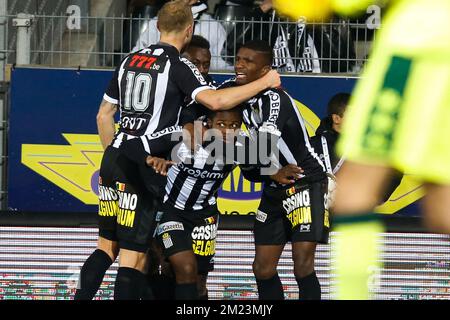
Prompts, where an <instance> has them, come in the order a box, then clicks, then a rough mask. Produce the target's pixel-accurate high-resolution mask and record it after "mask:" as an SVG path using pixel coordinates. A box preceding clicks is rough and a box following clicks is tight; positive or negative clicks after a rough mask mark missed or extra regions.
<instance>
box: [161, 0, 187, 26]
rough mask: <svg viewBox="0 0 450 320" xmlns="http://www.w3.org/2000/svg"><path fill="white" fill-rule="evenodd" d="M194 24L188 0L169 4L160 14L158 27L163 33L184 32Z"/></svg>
mask: <svg viewBox="0 0 450 320" xmlns="http://www.w3.org/2000/svg"><path fill="white" fill-rule="evenodd" d="M193 22H194V19H193V17H192V12H191V7H190V6H189V5H187V3H186V0H175V1H170V2H167V3H166V4H164V5H163V6H162V8H161V9H160V10H159V12H158V27H159V30H160V31H161V32H167V33H170V32H178V31H183V30H184V29H185V28H186V27H188V26H189V25H190V24H193Z"/></svg>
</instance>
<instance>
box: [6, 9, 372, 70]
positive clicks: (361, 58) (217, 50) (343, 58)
mask: <svg viewBox="0 0 450 320" xmlns="http://www.w3.org/2000/svg"><path fill="white" fill-rule="evenodd" d="M6 19H7V20H8V21H12V22H13V23H9V22H8V23H7V24H6V31H5V32H6V34H5V36H6V38H7V39H8V40H9V41H8V42H7V43H8V44H9V45H8V47H7V48H6V49H4V50H3V53H5V54H6V56H7V62H8V63H18V64H19V63H22V64H23V63H25V64H28V63H31V64H42V65H52V66H86V67H114V66H116V65H117V64H118V63H119V61H120V60H121V59H122V58H123V57H124V56H125V55H126V54H128V53H129V52H130V51H131V50H132V49H133V48H135V47H136V45H137V44H139V43H138V40H139V38H140V39H141V40H155V39H156V40H157V39H158V37H159V36H158V33H157V31H156V27H155V26H156V23H155V21H154V20H153V21H152V20H151V19H148V18H132V17H124V16H121V17H72V16H67V15H34V16H31V17H30V16H29V17H22V18H21V17H18V16H17V15H14V16H13V15H9V16H6ZM196 29H197V31H196V33H200V34H201V35H203V36H205V38H207V39H208V40H209V41H210V43H211V52H212V71H219V70H232V68H233V67H232V66H233V63H234V56H235V54H236V49H237V48H238V45H239V44H240V43H243V42H246V41H249V40H252V39H262V40H266V41H268V42H270V43H271V45H272V46H274V53H275V60H274V63H275V66H276V67H277V68H279V70H280V71H281V72H299V73H303V72H320V73H350V74H355V73H358V72H359V70H360V67H361V66H362V65H363V64H364V62H365V61H366V60H367V55H368V52H369V50H370V47H371V43H372V40H373V30H371V29H369V28H368V27H367V26H366V24H365V23H354V22H352V23H350V22H348V21H337V22H336V21H334V22H327V23H314V24H312V23H303V22H297V23H294V22H286V21H282V20H279V19H271V20H269V21H267V20H255V19H235V20H223V21H219V20H205V19H203V20H201V21H200V23H197V24H196ZM21 34H22V36H21ZM27 34H28V36H25V37H24V36H23V35H27ZM15 39H17V40H20V41H12V40H15ZM23 41H27V42H29V43H21V42H23ZM143 43H144V44H145V43H146V41H143ZM28 48H29V49H28ZM21 50H28V51H29V52H25V53H23V52H21ZM24 56H25V57H29V61H26V60H25V62H24V61H21V60H20V59H21V57H24ZM17 59H19V60H17Z"/></svg>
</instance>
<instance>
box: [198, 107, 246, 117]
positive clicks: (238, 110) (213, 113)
mask: <svg viewBox="0 0 450 320" xmlns="http://www.w3.org/2000/svg"><path fill="white" fill-rule="evenodd" d="M243 110H244V109H243V107H242V105H238V106H236V107H234V108H232V109H228V110H220V111H213V110H210V109H208V113H207V114H206V117H207V118H208V119H209V120H211V121H213V120H214V118H215V117H216V115H217V114H219V113H220V112H233V113H238V114H239V115H240V116H241V118H242V111H243Z"/></svg>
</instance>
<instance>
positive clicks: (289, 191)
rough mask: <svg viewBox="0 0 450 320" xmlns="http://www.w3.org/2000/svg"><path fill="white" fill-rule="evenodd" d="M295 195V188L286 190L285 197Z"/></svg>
mask: <svg viewBox="0 0 450 320" xmlns="http://www.w3.org/2000/svg"><path fill="white" fill-rule="evenodd" d="M294 193H295V187H290V188H289V189H287V190H286V195H287V196H288V197H289V196H292V195H293V194H294Z"/></svg>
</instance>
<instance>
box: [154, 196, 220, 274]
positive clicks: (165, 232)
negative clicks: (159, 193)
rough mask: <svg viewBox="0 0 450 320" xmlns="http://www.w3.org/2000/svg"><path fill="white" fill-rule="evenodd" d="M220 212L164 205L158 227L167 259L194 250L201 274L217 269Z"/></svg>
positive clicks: (210, 209) (159, 238)
mask: <svg viewBox="0 0 450 320" xmlns="http://www.w3.org/2000/svg"><path fill="white" fill-rule="evenodd" d="M218 225H219V210H218V209H217V206H215V205H214V206H210V207H208V208H206V209H203V210H197V211H181V210H178V209H175V208H171V207H169V206H167V205H164V206H163V214H162V217H161V222H160V223H159V225H158V228H157V236H158V240H159V242H160V244H161V246H162V248H163V253H164V256H165V257H166V258H169V257H170V256H172V255H174V254H176V253H178V252H182V251H187V250H192V251H193V252H194V254H195V256H196V258H197V268H198V274H207V273H208V272H209V271H212V270H214V255H215V253H216V236H217V226H218Z"/></svg>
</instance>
